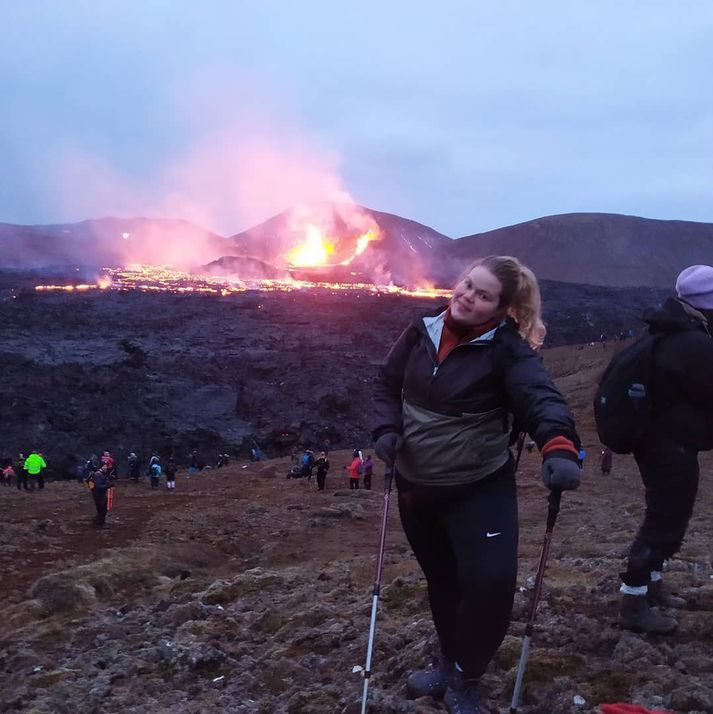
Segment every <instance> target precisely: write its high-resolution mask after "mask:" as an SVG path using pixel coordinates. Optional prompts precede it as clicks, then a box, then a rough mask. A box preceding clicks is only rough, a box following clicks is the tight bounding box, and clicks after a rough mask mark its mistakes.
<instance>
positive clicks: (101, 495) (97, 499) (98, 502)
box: [92, 488, 107, 526]
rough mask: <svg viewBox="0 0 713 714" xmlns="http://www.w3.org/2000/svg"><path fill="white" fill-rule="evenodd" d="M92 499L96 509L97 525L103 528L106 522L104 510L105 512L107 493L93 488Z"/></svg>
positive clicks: (103, 489) (104, 490)
mask: <svg viewBox="0 0 713 714" xmlns="http://www.w3.org/2000/svg"><path fill="white" fill-rule="evenodd" d="M92 498H94V505H95V506H96V508H97V525H98V526H103V525H104V523H105V521H106V510H107V493H106V489H105V488H102V489H98V488H95V489H93V490H92Z"/></svg>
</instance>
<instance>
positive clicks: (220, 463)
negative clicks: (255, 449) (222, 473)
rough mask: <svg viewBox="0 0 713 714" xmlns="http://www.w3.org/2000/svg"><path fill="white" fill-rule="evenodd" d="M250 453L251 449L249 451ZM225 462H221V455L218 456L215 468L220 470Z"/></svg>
mask: <svg viewBox="0 0 713 714" xmlns="http://www.w3.org/2000/svg"><path fill="white" fill-rule="evenodd" d="M251 451H252V449H251ZM224 464H225V461H224V460H223V454H218V459H217V460H216V462H215V468H217V469H222V468H223V465H224Z"/></svg>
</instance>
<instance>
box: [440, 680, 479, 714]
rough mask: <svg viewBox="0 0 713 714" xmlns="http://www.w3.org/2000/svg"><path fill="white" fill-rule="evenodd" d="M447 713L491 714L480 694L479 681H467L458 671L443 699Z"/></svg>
mask: <svg viewBox="0 0 713 714" xmlns="http://www.w3.org/2000/svg"><path fill="white" fill-rule="evenodd" d="M443 703H444V704H445V705H446V711H447V712H449V714H489V711H490V710H489V709H488V708H487V707H486V706H485V702H484V701H483V696H482V695H481V693H480V689H479V687H478V680H477V679H465V678H464V677H463V675H462V674H461V673H460V672H458V671H456V672H454V674H453V677H452V678H451V682H450V684H449V685H448V689H447V690H446V695H445V696H444V697H443Z"/></svg>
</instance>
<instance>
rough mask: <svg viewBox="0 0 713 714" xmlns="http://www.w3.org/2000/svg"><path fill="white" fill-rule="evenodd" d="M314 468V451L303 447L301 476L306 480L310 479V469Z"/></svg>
mask: <svg viewBox="0 0 713 714" xmlns="http://www.w3.org/2000/svg"><path fill="white" fill-rule="evenodd" d="M313 468H314V452H313V451H312V450H311V449H305V450H304V453H303V454H302V478H306V479H307V481H310V480H311V479H312V469H313Z"/></svg>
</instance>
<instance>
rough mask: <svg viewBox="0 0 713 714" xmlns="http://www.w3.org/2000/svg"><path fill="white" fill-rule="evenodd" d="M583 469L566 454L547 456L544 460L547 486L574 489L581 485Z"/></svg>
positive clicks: (556, 488) (543, 468) (559, 489)
mask: <svg viewBox="0 0 713 714" xmlns="http://www.w3.org/2000/svg"><path fill="white" fill-rule="evenodd" d="M581 478H582V469H580V468H579V465H578V464H577V462H576V461H573V460H571V459H569V458H567V457H565V456H549V455H548V456H547V457H546V458H545V460H544V461H543V462H542V480H543V481H544V482H545V486H547V488H551V489H553V490H556V491H574V489H575V488H578V487H579V481H580V480H581Z"/></svg>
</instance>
